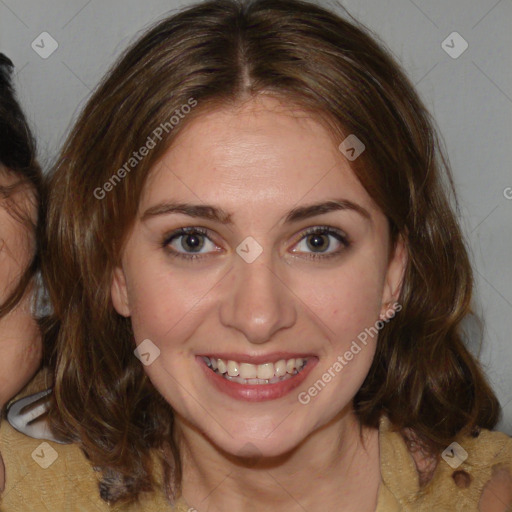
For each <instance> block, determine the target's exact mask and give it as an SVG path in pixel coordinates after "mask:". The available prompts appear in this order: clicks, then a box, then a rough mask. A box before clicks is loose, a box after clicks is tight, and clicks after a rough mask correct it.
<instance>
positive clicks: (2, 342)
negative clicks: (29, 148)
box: [0, 168, 41, 489]
mask: <svg viewBox="0 0 512 512" xmlns="http://www.w3.org/2000/svg"><path fill="white" fill-rule="evenodd" d="M17 181H18V178H17V177H16V176H15V175H14V174H12V173H8V172H6V171H5V169H1V168H0V185H1V186H4V187H8V186H11V185H13V184H15V183H16V182H17ZM10 200H12V201H14V202H15V203H16V206H17V207H18V208H21V211H22V212H24V213H25V212H26V214H27V215H28V216H29V217H30V218H31V219H32V220H33V221H34V222H36V220H37V219H36V215H37V210H36V205H35V203H34V196H33V193H32V192H31V191H30V190H29V189H27V188H26V187H20V188H19V189H18V190H16V192H15V193H14V195H12V196H11V197H10ZM34 249H35V244H34V234H33V232H32V231H31V229H30V228H29V227H28V226H25V225H24V224H23V223H22V222H21V221H20V219H18V218H16V217H14V216H13V215H12V213H10V212H9V211H8V206H7V205H6V204H5V202H2V201H1V200H0V303H3V302H4V301H5V300H6V299H7V298H8V297H9V295H10V293H11V292H12V290H13V289H14V288H15V287H16V284H17V283H18V281H19V278H20V276H21V275H22V274H23V272H24V270H25V268H26V267H27V266H28V265H29V264H30V261H31V259H32V256H33V253H34ZM31 293H32V290H31V289H30V288H29V289H27V292H26V293H25V295H24V297H23V299H22V300H21V301H20V303H19V304H18V305H17V306H16V307H15V308H14V309H13V310H12V311H10V312H9V313H8V314H7V315H6V316H4V317H3V318H0V409H2V410H3V408H4V406H5V405H6V403H7V402H8V400H9V399H10V398H11V397H13V396H14V395H15V394H16V393H17V392H18V391H20V390H21V388H23V386H24V385H25V384H26V383H27V382H28V381H29V380H30V379H31V377H32V376H33V375H34V373H35V372H36V370H37V368H38V366H39V362H40V360H41V337H40V332H39V328H38V325H37V322H36V320H35V319H34V318H33V316H32V313H31ZM0 487H1V489H3V487H4V468H3V462H2V460H1V455H0Z"/></svg>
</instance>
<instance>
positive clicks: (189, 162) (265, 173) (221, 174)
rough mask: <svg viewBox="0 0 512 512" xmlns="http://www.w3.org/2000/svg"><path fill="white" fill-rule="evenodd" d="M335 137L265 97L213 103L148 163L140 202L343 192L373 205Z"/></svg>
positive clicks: (262, 201) (250, 201)
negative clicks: (149, 168) (237, 103)
mask: <svg viewBox="0 0 512 512" xmlns="http://www.w3.org/2000/svg"><path fill="white" fill-rule="evenodd" d="M185 122H186V119H185ZM340 142H341V141H340ZM338 145H339V142H337V141H336V140H335V137H334V136H333V134H332V133H331V132H330V131H329V130H328V129H327V128H326V127H325V125H324V124H322V123H321V122H320V121H319V120H317V119H315V118H314V117H313V116H312V115H311V114H310V113H308V112H306V111H304V110H301V109H299V108H297V107H294V106H291V105H286V104H283V103H282V102H281V101H279V100H277V99H275V98H272V97H263V98H261V97H259V98H257V99H253V100H250V101H248V102H246V103H245V104H243V105H242V106H239V107H223V108H218V109H216V110H212V111H208V112H205V113H203V114H200V115H198V116H197V117H195V118H194V119H193V120H191V121H190V122H189V123H187V125H186V126H184V128H183V130H182V131H181V132H180V134H179V135H178V136H177V138H176V139H175V140H174V141H173V144H172V146H171V148H170V149H169V150H168V151H167V152H166V153H165V154H164V156H163V157H162V158H161V159H160V161H159V162H158V163H157V164H156V165H155V166H154V168H153V170H152V171H151V173H150V176H149V177H148V180H147V182H146V186H145V190H144V193H143V196H142V201H141V202H142V205H143V206H147V205H148V204H150V203H155V202H158V201H164V200H169V199H170V198H172V199H179V200H190V201H192V200H193V201H194V202H198V201H203V202H205V203H216V204H220V205H223V206H225V207H226V208H227V209H229V208H230V207H232V208H231V209H232V210H233V211H235V210H237V209H239V208H242V207H244V208H250V207H253V208H258V209H260V211H261V209H263V210H264V211H268V209H269V207H276V206H279V205H284V204H286V205H289V206H291V205H294V204H295V203H298V202H301V201H306V202H311V201H314V200H317V199H325V198H327V197H333V198H334V197H345V198H346V199H348V200H353V201H357V202H359V203H360V204H362V205H363V206H364V207H365V208H367V209H369V210H372V209H376V206H375V205H374V203H373V201H372V199H371V198H370V196H369V195H368V194H367V192H366V191H365V189H364V187H363V186H362V185H361V183H360V182H359V181H358V179H357V177H356V175H355V174H354V172H353V170H352V168H351V167H350V163H349V161H348V160H347V159H346V158H345V157H344V156H343V154H342V153H341V152H340V151H339V150H338Z"/></svg>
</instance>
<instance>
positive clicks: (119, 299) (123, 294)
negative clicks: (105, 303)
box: [110, 267, 131, 317]
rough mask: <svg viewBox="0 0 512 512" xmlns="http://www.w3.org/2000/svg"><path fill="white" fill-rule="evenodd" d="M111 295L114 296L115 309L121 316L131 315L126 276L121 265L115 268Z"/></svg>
mask: <svg viewBox="0 0 512 512" xmlns="http://www.w3.org/2000/svg"><path fill="white" fill-rule="evenodd" d="M110 296H111V297H112V304H113V305H114V308H115V310H116V311H117V312H118V313H119V314H120V315H121V316H125V317H129V316H130V315H131V310H130V301H129V300H128V289H127V286H126V277H125V275H124V272H123V269H122V268H121V267H115V268H114V272H113V274H112V285H111V287H110Z"/></svg>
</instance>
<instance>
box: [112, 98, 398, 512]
mask: <svg viewBox="0 0 512 512" xmlns="http://www.w3.org/2000/svg"><path fill="white" fill-rule="evenodd" d="M347 135H348V134H347ZM340 142H341V141H334V140H333V138H332V136H330V135H329V133H328V132H327V131H326V129H325V128H324V127H323V126H322V125H321V124H320V123H318V122H317V121H315V120H314V119H312V118H311V117H310V116H309V115H308V114H306V113H305V112H301V111H300V110H293V109H292V108H291V107H290V106H286V105H283V104H282V103H280V102H279V101H278V100H276V99H273V98H271V97H264V96H263V97H258V98H257V99H252V100H250V101H248V102H246V103H245V104H243V105H242V106H241V107H240V108H224V109H221V110H218V111H215V112H210V113H204V114H203V115H202V116H199V117H197V118H196V119H194V120H193V121H191V122H190V123H189V124H188V125H187V126H186V127H184V130H183V131H182V132H181V133H180V135H179V136H178V138H177V139H176V141H175V143H174V144H173V146H172V148H171V149H170V150H169V151H167V153H166V154H165V155H164V157H163V158H162V159H161V160H160V162H159V163H158V164H157V165H156V166H155V167H154V169H153V172H152V173H151V174H150V176H149V178H148V181H147V183H146V187H145V190H144V192H143V196H142V199H141V202H140V205H139V212H140V215H139V217H138V219H137V220H136V222H135V224H134V227H133V230H132V231H131V233H130V234H129V236H128V239H127V241H126V244H125V248H124V251H123V255H122V260H121V261H122V263H121V266H120V267H119V268H117V269H116V270H115V273H114V279H113V283H112V299H113V303H114V306H115V308H116V310H117V311H118V312H119V313H120V314H122V315H124V316H130V317H131V320H132V324H133V329H134V334H135V339H136V342H137V344H139V343H140V342H142V341H143V340H144V339H146V338H149V339H150V340H151V341H152V342H153V343H154V344H155V345H156V346H158V348H159V350H160V356H159V357H158V358H156V360H155V361H154V362H153V363H152V364H151V365H149V366H145V370H146V372H147V374H148V376H149V378H150V379H151V381H152V382H153V384H154V385H155V386H156V388H157V389H158V390H159V392H160V393H162V395H163V396H164V397H165V398H166V400H167V401H168V402H169V403H170V404H171V405H172V406H173V408H174V410H175V412H176V420H177V428H176V436H177V439H178V442H179V443H180V447H181V453H182V454H183V459H184V460H183V468H184V478H183V495H184V498H185V499H186V501H187V502H188V503H189V504H190V505H191V506H194V507H195V508H197V509H198V510H210V511H220V510H229V509H235V510H240V511H244V512H245V511H255V510H262V509H264V508H265V507H270V509H276V508H277V506H278V505H282V506H283V507H286V510H289V511H293V512H294V511H299V510H304V509H306V510H309V511H312V512H313V511H317V510H318V511H319V510H322V511H326V510H346V511H356V510H357V511H359V512H361V511H363V512H364V511H365V510H374V508H375V505H376V499H377V492H378V487H379V484H380V470H379V453H378V432H377V431H376V430H373V429H371V430H370V429H368V430H364V432H363V433H364V439H365V445H364V446H363V444H362V443H361V440H360V438H359V425H358V423H357V420H356V418H355V415H354V413H353V409H352V399H353V397H354V395H355V394H356V392H357V390H358V389H359V388H360V386H361V384H362V382H363V381H364V378H365V377H366V375H367V373H368V370H369V368H370V366H371V362H372V358H373V355H374V352H375V339H374V340H371V341H370V342H369V343H368V344H367V345H366V346H365V347H363V348H362V350H361V351H360V352H359V353H358V354H357V355H356V356H354V358H353V359H352V360H351V361H350V363H349V364H347V365H346V366H345V367H344V368H343V370H341V372H339V373H338V374H337V375H336V377H335V378H333V379H332V381H331V382H330V383H329V384H328V385H327V386H326V387H325V388H324V389H323V390H322V391H321V392H320V393H319V394H318V395H317V396H316V397H314V399H312V400H311V401H310V402H309V403H308V404H307V405H303V404H301V403H300V402H299V401H298V398H297V395H298V393H299V392H300V391H305V390H307V389H308V388H309V387H310V386H311V385H312V384H313V383H314V382H315V381H317V380H318V379H319V378H320V377H321V376H322V374H323V373H324V372H325V371H327V370H328V368H329V367H331V366H332V365H333V363H334V362H335V361H336V358H337V356H338V355H343V354H344V353H345V352H346V351H347V350H348V349H349V347H350V345H351V343H352V341H353V340H354V339H356V337H357V335H358V334H359V333H360V332H361V331H363V330H364V328H365V327H369V326H373V325H374V324H375V322H376V321H377V320H378V319H379V316H380V315H381V314H383V313H384V312H385V311H386V310H388V309H389V306H388V304H389V303H393V302H395V301H396V299H397V297H398V294H399V290H400V285H401V279H402V276H403V270H404V267H405V263H406V261H405V250H404V247H403V245H402V244H401V243H399V244H398V246H397V249H396V251H395V252H394V254H392V257H390V246H389V231H388V224H387V220H386V218H385V216H384V215H383V214H382V212H380V210H379V209H378V208H377V207H376V205H375V204H374V203H373V201H372V199H371V198H370V196H369V195H368V193H367V192H366V191H365V189H364V188H363V187H362V185H361V184H360V183H359V182H358V180H357V179H356V177H355V175H354V173H353V171H352V170H351V168H350V165H349V164H350V162H348V161H347V160H346V159H345V157H344V156H343V155H342V154H341V153H340V152H339V151H338V149H337V145H338V144H339V143H340ZM339 198H343V199H346V200H349V201H352V202H354V203H357V204H358V205H360V206H361V207H363V208H365V209H366V210H367V211H368V212H369V214H370V220H367V219H365V218H364V217H363V216H362V215H360V214H359V213H357V212H355V211H353V210H344V211H334V212H329V213H324V214H322V215H318V216H315V217H312V218H309V219H304V220H301V221H299V222H297V223H293V224H286V223H284V219H285V216H286V214H287V212H288V211H289V210H291V209H292V208H295V207H297V206H302V205H309V204H311V203H317V202H323V201H327V200H332V199H339ZM171 200H173V201H179V202H191V203H197V204H212V205H216V206H219V207H222V208H223V209H224V210H226V211H227V212H229V213H230V214H231V215H232V220H233V226H229V227H228V226H226V225H222V224H220V223H218V222H215V221H213V220H209V219H203V218H192V217H189V216H187V215H184V214H176V213H173V214H165V215H158V216H154V217H151V218H149V219H146V220H142V215H143V213H144V212H145V211H146V210H147V209H148V208H150V207H153V206H155V205H157V204H159V203H162V202H166V201H171ZM322 225H328V226H331V227H332V228H334V229H339V230H341V231H343V232H344V233H345V234H346V235H347V236H348V237H349V240H351V242H352V244H351V245H350V246H349V247H348V248H347V247H344V246H343V244H341V243H340V242H338V241H337V240H336V238H335V237H334V236H332V235H324V236H323V237H321V241H322V240H323V241H324V243H325V244H327V241H329V246H328V248H325V247H324V249H323V250H324V252H325V253H335V252H337V251H338V250H341V252H340V253H339V256H337V257H333V258H330V259H328V258H325V259H321V258H318V259H312V258H311V256H312V255H314V254H315V252H316V253H319V252H321V250H320V251H319V249H316V250H315V247H314V246H313V247H312V246H311V245H308V243H307V241H308V240H309V241H311V238H314V236H313V235H310V236H309V237H308V236H306V237H305V236H304V231H305V230H306V229H307V228H310V227H315V226H322ZM184 226H200V227H204V228H206V229H208V230H209V233H210V234H211V238H210V239H211V241H210V240H209V239H207V238H205V239H204V246H203V248H202V249H201V253H202V254H203V255H204V256H205V257H204V258H202V259H198V260H192V261H190V262H188V261H185V260H181V259H180V258H173V257H172V256H171V255H170V252H171V251H172V249H174V250H175V251H177V252H180V253H182V254H183V253H186V252H187V250H188V251H189V254H190V251H191V249H190V246H188V249H187V245H185V248H184V247H183V245H182V243H184V242H186V240H185V238H186V237H184V236H182V237H181V238H179V237H178V238H176V239H174V240H173V241H172V242H171V244H169V245H168V246H167V247H163V243H162V242H163V241H164V240H165V239H166V238H167V239H168V236H166V235H169V234H170V233H171V232H172V231H173V230H175V229H177V228H180V227H184ZM209 236H210V235H209ZM248 236H252V237H253V238H254V239H255V240H256V241H257V242H258V243H259V244H260V246H261V247H262V248H263V253H262V254H261V255H260V256H259V257H258V258H257V259H256V260H255V261H254V262H252V263H250V264H249V263H247V262H246V261H244V260H243V259H242V258H241V257H240V256H239V255H238V254H237V253H236V248H237V246H238V245H239V244H240V243H241V242H242V241H243V240H244V239H245V238H246V237H248ZM213 351H216V352H237V353H243V354H247V355H259V354H270V353H272V352H276V351H286V352H290V353H300V352H304V353H311V354H314V355H316V357H318V364H317V365H316V367H315V368H313V370H312V372H311V374H310V375H309V376H308V377H307V379H306V380H305V382H304V383H302V384H301V385H300V386H299V388H297V389H296V390H293V391H292V392H291V393H289V394H288V395H286V396H284V397H281V398H279V399H276V400H270V401H265V402H258V403H254V402H252V403H250V402H244V401H241V400H237V399H234V398H231V397H228V396H227V395H224V394H222V393H220V392H219V391H217V390H216V389H214V388H213V387H212V386H211V385H209V383H208V382H207V381H206V378H205V377H204V375H203V374H202V371H201V369H200V368H199V365H198V363H197V361H196V359H195V355H196V354H208V353H211V352H213ZM241 453H243V454H244V455H247V456H250V457H252V458H250V457H249V458H245V457H240V456H239V455H240V454H241ZM320 482H321V485H312V484H315V483H320ZM362 486H364V489H365V492H364V493H361V492H360V490H361V487H362Z"/></svg>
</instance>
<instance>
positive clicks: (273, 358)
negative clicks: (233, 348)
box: [198, 352, 316, 364]
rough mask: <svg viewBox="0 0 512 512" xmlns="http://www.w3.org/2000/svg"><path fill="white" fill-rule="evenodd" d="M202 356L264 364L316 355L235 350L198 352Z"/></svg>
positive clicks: (309, 357) (308, 357)
mask: <svg viewBox="0 0 512 512" xmlns="http://www.w3.org/2000/svg"><path fill="white" fill-rule="evenodd" d="M198 355H199V356H200V357H210V358H214V359H222V360H224V361H236V362H237V363H249V364H263V363H275V362H277V361H280V360H281V359H285V360H288V359H311V358H314V357H316V356H315V355H313V354H311V353H297V352H295V353H292V352H272V353H271V354H260V355H255V354H254V355H250V354H240V353H234V352H229V353H226V352H213V353H212V352H210V353H207V354H198Z"/></svg>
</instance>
